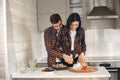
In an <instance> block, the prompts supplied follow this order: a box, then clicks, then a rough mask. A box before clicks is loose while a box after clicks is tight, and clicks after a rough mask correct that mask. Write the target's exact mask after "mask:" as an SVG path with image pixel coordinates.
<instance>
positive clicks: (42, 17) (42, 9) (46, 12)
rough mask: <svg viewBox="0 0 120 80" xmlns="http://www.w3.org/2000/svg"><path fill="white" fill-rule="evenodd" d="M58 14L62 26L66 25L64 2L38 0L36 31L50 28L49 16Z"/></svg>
mask: <svg viewBox="0 0 120 80" xmlns="http://www.w3.org/2000/svg"><path fill="white" fill-rule="evenodd" d="M54 13H58V14H60V16H61V17H62V21H63V24H65V23H66V15H67V10H66V0H38V31H44V30H45V29H46V28H48V27H50V26H51V23H50V16H51V15H52V14H54Z"/></svg>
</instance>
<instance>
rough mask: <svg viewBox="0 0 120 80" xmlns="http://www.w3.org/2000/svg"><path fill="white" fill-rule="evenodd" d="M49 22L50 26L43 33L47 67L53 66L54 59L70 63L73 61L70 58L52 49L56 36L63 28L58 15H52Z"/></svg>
mask: <svg viewBox="0 0 120 80" xmlns="http://www.w3.org/2000/svg"><path fill="white" fill-rule="evenodd" d="M50 22H51V24H52V26H51V27H49V28H47V29H46V30H45V31H44V39H45V46H46V50H47V53H48V60H47V62H48V66H49V67H52V66H53V65H55V63H56V58H59V59H64V60H65V61H66V62H68V63H70V62H71V61H73V60H72V57H71V56H68V55H66V54H63V53H61V52H60V51H56V50H55V48H54V47H55V44H56V41H57V36H58V35H59V33H60V31H61V30H62V29H63V28H64V26H63V24H62V19H61V17H60V15H59V14H52V15H51V16H50ZM71 63H72V62H71Z"/></svg>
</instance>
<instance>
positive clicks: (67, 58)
mask: <svg viewBox="0 0 120 80" xmlns="http://www.w3.org/2000/svg"><path fill="white" fill-rule="evenodd" d="M63 59H64V60H65V62H66V63H68V64H73V57H72V56H69V55H66V54H63Z"/></svg>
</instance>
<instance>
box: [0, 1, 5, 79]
mask: <svg viewBox="0 0 120 80" xmlns="http://www.w3.org/2000/svg"><path fill="white" fill-rule="evenodd" d="M0 37H1V38H0V80H4V78H5V49H4V47H5V41H4V40H5V36H4V26H3V0H0Z"/></svg>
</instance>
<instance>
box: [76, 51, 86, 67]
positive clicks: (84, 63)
mask: <svg viewBox="0 0 120 80" xmlns="http://www.w3.org/2000/svg"><path fill="white" fill-rule="evenodd" d="M78 62H80V63H81V65H82V66H86V60H85V56H84V53H83V52H82V53H81V54H80V55H79V57H78Z"/></svg>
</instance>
